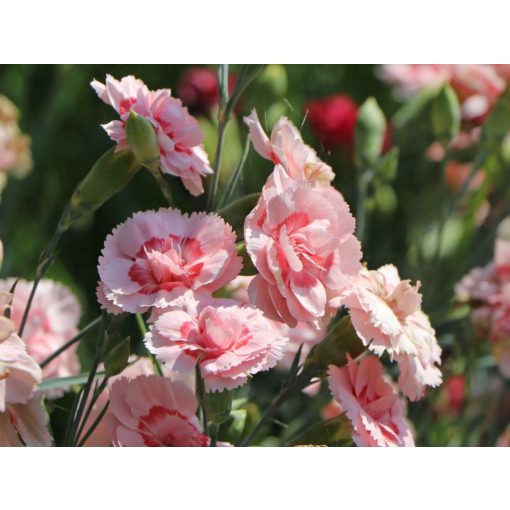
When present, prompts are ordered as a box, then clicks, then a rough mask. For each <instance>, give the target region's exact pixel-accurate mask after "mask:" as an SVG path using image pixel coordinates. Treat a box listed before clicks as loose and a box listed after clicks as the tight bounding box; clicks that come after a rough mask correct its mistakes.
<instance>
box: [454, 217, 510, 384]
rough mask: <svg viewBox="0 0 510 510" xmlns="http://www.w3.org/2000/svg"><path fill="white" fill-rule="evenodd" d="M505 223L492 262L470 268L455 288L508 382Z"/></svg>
mask: <svg viewBox="0 0 510 510" xmlns="http://www.w3.org/2000/svg"><path fill="white" fill-rule="evenodd" d="M507 229H508V220H504V221H503V222H502V223H501V225H500V228H499V235H498V236H497V237H496V240H495V243H494V258H493V260H492V261H491V262H489V264H487V265H486V266H484V267H475V268H473V269H472V270H471V271H470V272H469V273H468V274H467V275H466V276H464V278H463V279H462V280H461V281H460V282H459V283H458V284H457V286H456V288H455V291H456V294H457V299H458V300H459V301H460V302H464V303H468V304H469V305H470V306H471V322H472V324H473V326H474V328H475V331H476V332H477V333H478V335H479V336H481V337H488V339H489V340H490V342H491V344H492V351H493V354H494V357H495V358H496V360H497V362H498V366H499V369H500V371H501V373H502V374H503V375H504V376H505V377H507V378H510V241H509V240H508V238H507V236H506V235H505V230H507Z"/></svg>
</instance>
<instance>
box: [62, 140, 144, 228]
mask: <svg viewBox="0 0 510 510" xmlns="http://www.w3.org/2000/svg"><path fill="white" fill-rule="evenodd" d="M139 168H140V164H139V163H138V161H136V159H135V157H134V156H133V153H132V152H131V151H121V152H115V149H114V148H111V149H110V150H108V151H107V152H105V153H104V154H103V155H102V156H101V157H100V158H99V159H98V160H97V161H96V162H95V164H94V166H93V167H92V168H91V169H90V172H89V173H88V174H87V175H86V176H85V178H84V179H83V180H82V181H81V182H80V183H79V184H78V186H77V187H76V190H75V191H74V193H73V196H72V197H71V201H70V207H69V208H68V211H67V215H66V217H65V218H63V221H62V224H61V228H62V230H65V229H66V228H68V227H69V225H70V224H71V223H72V222H74V221H75V220H77V219H78V218H79V217H80V216H81V215H83V214H86V213H89V212H93V211H95V210H96V209H98V208H99V207H101V206H102V205H103V204H104V203H105V202H106V201H107V200H108V199H110V198H111V197H113V195H115V194H116V193H118V192H119V191H120V190H121V189H122V188H124V186H126V184H127V183H128V182H129V181H130V180H131V179H132V177H133V176H134V175H135V173H136V172H137V171H138V169H139Z"/></svg>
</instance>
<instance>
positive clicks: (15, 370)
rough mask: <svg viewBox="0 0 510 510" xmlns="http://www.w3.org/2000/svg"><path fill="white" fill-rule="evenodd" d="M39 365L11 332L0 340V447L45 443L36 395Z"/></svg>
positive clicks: (43, 421) (47, 436)
mask: <svg viewBox="0 0 510 510" xmlns="http://www.w3.org/2000/svg"><path fill="white" fill-rule="evenodd" d="M41 377H42V373H41V369H40V368H39V365H38V364H37V363H36V362H35V361H34V359H33V358H32V357H30V356H29V355H28V354H27V352H26V348H25V344H24V343H23V340H21V338H19V337H18V336H17V335H15V334H11V335H10V336H8V337H7V338H4V339H2V340H0V446H23V444H26V445H28V446H49V445H50V444H51V436H50V434H49V432H48V428H47V426H46V418H45V415H44V412H43V409H42V406H41V402H40V398H39V397H37V395H36V394H35V393H34V390H35V386H36V384H38V383H39V382H40V381H41Z"/></svg>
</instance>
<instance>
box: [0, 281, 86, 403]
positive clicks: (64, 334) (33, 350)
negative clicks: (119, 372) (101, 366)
mask: <svg viewBox="0 0 510 510" xmlns="http://www.w3.org/2000/svg"><path fill="white" fill-rule="evenodd" d="M15 281H16V280H15V278H8V279H7V280H0V291H4V292H6V291H8V290H9V289H11V288H12V286H13V284H14V282H15ZM32 285H33V282H27V281H26V280H18V283H17V285H16V290H15V291H14V296H13V299H12V305H11V319H12V321H13V322H14V324H15V325H16V328H18V327H19V325H20V323H21V319H22V317H23V313H24V311H25V307H26V305H27V302H28V297H29V295H30V292H31V290H32ZM80 315H81V309H80V304H79V303H78V300H77V299H76V297H75V296H74V295H73V294H72V293H71V291H70V290H69V289H68V288H67V287H65V286H64V285H62V284H60V283H58V282H55V281H53V280H48V279H43V280H41V282H39V286H38V287H37V291H36V293H35V297H34V300H33V301H32V306H31V307H30V312H29V315H28V320H27V323H26V325H25V330H24V332H23V340H24V341H25V343H26V346H27V351H28V353H29V354H30V356H32V357H33V358H34V359H35V361H37V362H38V363H42V362H43V361H44V360H45V359H46V358H47V357H48V356H50V355H51V354H52V353H53V352H55V351H56V350H57V349H58V348H59V347H62V345H63V344H64V343H66V342H67V341H68V340H69V339H71V338H72V337H73V336H75V335H76V334H77V333H78V323H79V322H80ZM77 348H78V344H75V345H73V346H71V347H69V348H68V349H66V350H65V351H64V352H63V353H62V354H60V355H59V356H58V357H57V358H55V359H54V360H53V361H52V362H51V363H49V364H48V365H47V366H46V367H45V368H44V370H43V377H44V378H45V379H51V378H54V377H69V376H72V375H76V374H78V373H79V372H80V362H79V360H78V356H77V353H76V351H77ZM60 395H62V391H61V390H50V391H49V392H47V396H48V397H50V398H56V397H59V396H60Z"/></svg>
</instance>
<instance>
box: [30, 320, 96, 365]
mask: <svg viewBox="0 0 510 510" xmlns="http://www.w3.org/2000/svg"><path fill="white" fill-rule="evenodd" d="M100 322H101V317H97V319H94V320H93V321H92V322H90V323H89V324H87V325H86V326H85V327H84V328H83V329H82V330H81V331H80V332H79V333H78V334H76V335H75V336H73V337H72V338H71V339H70V340H68V341H67V342H66V343H65V344H64V345H62V346H61V347H59V348H58V349H57V350H56V351H55V352H54V353H52V354H50V355H49V356H48V357H47V358H46V359H45V360H44V361H43V362H42V363H41V364H40V365H41V368H44V367H46V366H47V365H48V364H50V363H51V362H52V361H53V360H54V359H55V358H57V357H58V356H60V355H61V354H62V353H63V352H64V351H66V350H67V349H69V347H71V346H72V345H73V344H75V343H76V342H78V341H79V340H81V339H82V338H83V337H84V336H85V335H86V334H87V333H88V332H89V331H91V330H93V329H94V328H95V327H96V326H97V325H98V324H99V323H100Z"/></svg>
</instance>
